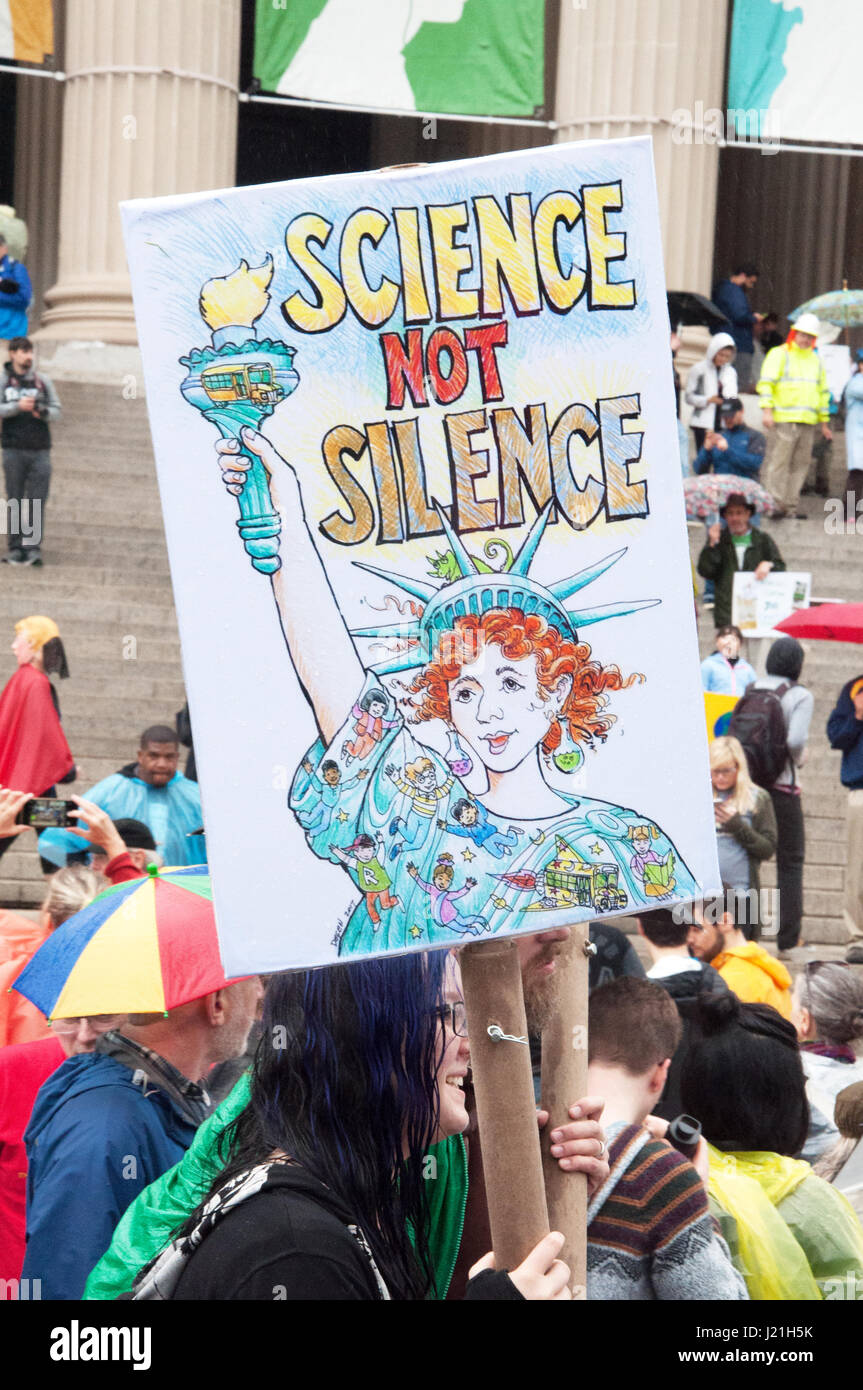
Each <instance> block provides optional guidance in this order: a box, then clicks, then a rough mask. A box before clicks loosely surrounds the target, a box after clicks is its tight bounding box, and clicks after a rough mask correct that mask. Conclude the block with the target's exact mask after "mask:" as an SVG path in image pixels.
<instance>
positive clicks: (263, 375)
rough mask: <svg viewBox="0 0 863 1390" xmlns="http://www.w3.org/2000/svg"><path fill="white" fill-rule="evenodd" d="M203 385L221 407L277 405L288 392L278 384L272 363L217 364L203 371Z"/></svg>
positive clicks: (210, 396)
mask: <svg viewBox="0 0 863 1390" xmlns="http://www.w3.org/2000/svg"><path fill="white" fill-rule="evenodd" d="M201 385H202V386H203V388H204V390H205V391H206V393H207V395H208V396H209V398H210V400H211V401H213V402H215V403H216V404H218V405H223V404H227V403H228V402H229V401H250V402H251V403H252V405H278V403H279V401H283V400H284V399H285V392H284V390H283V388H282V387H281V386H280V385H279V384H278V382H277V381H276V379H275V374H274V371H273V368H272V367H271V366H270V364H269V362H249V363H243V364H239V363H238V364H236V365H234V364H231V365H227V364H224V363H218V362H217V363H214V364H213V366H211V367H205V368H204V370H203V371H202V372H201Z"/></svg>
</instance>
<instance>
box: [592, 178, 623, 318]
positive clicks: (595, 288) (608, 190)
mask: <svg viewBox="0 0 863 1390" xmlns="http://www.w3.org/2000/svg"><path fill="white" fill-rule="evenodd" d="M581 196H582V200H583V202H584V227H585V241H586V242H587V261H588V265H589V266H590V294H589V301H590V307H591V309H631V308H632V306H633V304H634V303H635V281H634V280H619V281H618V282H617V283H616V284H615V283H612V281H610V280H609V278H608V262H609V261H622V260H623V259H624V258H625V256H626V233H625V232H610V231H609V230H608V225H607V218H606V213H608V212H618V211H619V210H620V208H622V207H623V189H622V186H621V184H620V182H619V181H618V182H617V183H596V184H585V186H584V187H583V188H582V190H581Z"/></svg>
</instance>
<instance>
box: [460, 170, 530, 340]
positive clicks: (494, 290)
mask: <svg viewBox="0 0 863 1390" xmlns="http://www.w3.org/2000/svg"><path fill="white" fill-rule="evenodd" d="M509 208H510V217H511V219H512V222H511V223H510V222H508V221H507V219H506V217H505V216H504V214H503V212H502V211H501V209H500V206H499V205H498V203H497V200H496V199H495V198H491V197H481V198H474V211H475V213H476V220H477V227H478V230H479V248H480V268H481V274H482V310H481V312H482V314H483V316H484V317H486V316H489V315H491V316H498V315H500V314H502V313H503V311H504V309H503V294H502V292H501V283H500V279H501V275H503V278H504V280H505V281H506V283H507V286H508V288H509V292H510V295H511V296H512V302H513V305H514V306H515V311H516V313H517V314H538V313H539V310H540V300H539V282H538V280H537V270H536V257H535V256H534V253H533V220H532V217H531V207H530V195H529V194H527V193H513V194H511V195H510V198H509Z"/></svg>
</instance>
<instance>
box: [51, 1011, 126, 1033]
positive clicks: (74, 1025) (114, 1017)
mask: <svg viewBox="0 0 863 1390" xmlns="http://www.w3.org/2000/svg"><path fill="white" fill-rule="evenodd" d="M123 1017H124V1015H123V1014H82V1015H81V1017H80V1018H52V1019H51V1027H52V1029H53V1030H54V1032H55V1033H77V1032H78V1030H79V1028H80V1027H81V1024H82V1023H86V1024H87V1025H88V1026H89V1027H90V1028H91V1029H92V1031H93V1032H94V1033H110V1031H111V1029H112V1028H116V1027H117V1025H118V1024H119V1023H121V1022H122V1021H123Z"/></svg>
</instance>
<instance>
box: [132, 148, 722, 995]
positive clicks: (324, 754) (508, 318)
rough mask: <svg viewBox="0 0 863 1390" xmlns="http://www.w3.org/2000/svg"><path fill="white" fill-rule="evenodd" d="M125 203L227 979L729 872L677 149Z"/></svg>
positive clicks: (504, 161) (649, 900) (590, 910)
mask: <svg viewBox="0 0 863 1390" xmlns="http://www.w3.org/2000/svg"><path fill="white" fill-rule="evenodd" d="M123 215H124V225H125V234H126V241H127V247H128V255H129V262H130V266H131V272H132V282H133V289H134V296H135V310H136V316H137V320H138V326H139V333H140V342H141V348H142V352H143V357H144V366H145V373H146V386H147V401H148V406H149V410H150V419H151V424H152V430H153V439H154V445H155V452H156V459H157V465H158V471H159V483H160V488H161V495H162V505H163V510H164V515H165V527H166V533H167V539H168V549H169V554H170V560H171V569H172V576H173V581H174V588H175V593H176V603H177V611H178V617H179V624H180V632H181V638H182V644H183V658H184V665H185V672H186V681H187V689H188V694H189V702H190V708H191V716H192V723H193V726H194V734H195V748H196V752H197V754H198V767H199V775H200V782H201V789H202V797H203V805H204V818H205V823H206V829H207V846H208V852H209V857H210V864H211V867H212V873H213V882H214V889H215V894H216V898H215V901H216V909H217V920H218V925H219V932H220V938H221V941H222V943H223V955H224V961H225V965H226V968H227V969H228V970H229V971H231V972H232V973H234V972H240V971H242V970H265V971H268V970H277V969H282V968H288V967H299V966H306V965H319V964H326V963H328V962H330V961H334V960H336V959H338V958H339V957H341V958H342V959H345V958H349V957H355V956H358V955H368V954H389V953H395V952H401V951H406V950H412V949H423V948H427V947H428V946H440V947H443V946H453V945H460V944H462V943H464V942H467V941H481V940H484V939H488V938H489V937H490V936H492V935H499V934H504V935H505V934H510V933H533V932H537V931H541V930H543V929H545V928H549V927H554V926H558V925H560V924H562V923H569V922H575V921H578V920H581V919H587V918H593V917H597V916H602V915H604V914H613V913H620V912H624V911H642V910H647V909H650V908H652V907H657V906H668V905H671V904H672V903H674V902H676V901H681V900H687V899H690V898H692V897H694V896H696V895H698V894H699V893H700V892H701V891H702V887H703V888H709V889H713V888H716V887H717V886H718V884H719V876H718V867H717V861H716V844H715V836H714V833H713V814H712V804H711V791H710V779H709V776H708V773H707V757H706V735H705V726H704V713H703V701H702V697H701V688H700V679H699V663H698V654H697V644H696V633H695V620H694V613H693V608H692V599H691V586H690V578H689V575H690V568H689V551H688V545H687V539H686V523H685V517H684V507H683V499H682V496H681V479H680V470H679V467H678V464H677V450H676V447H675V446H676V421H675V413H674V394H673V387H672V376H671V361H670V357H669V352H668V314H667V309H666V302H665V283H664V277H663V269H662V258H661V250H660V234H659V217H658V212H657V202H656V191H655V184H654V175H653V166H652V158H651V148H650V142H649V141H648V140H643V139H637V140H624V141H620V142H608V143H599V142H591V143H586V144H578V145H570V146H566V145H557V146H554V147H552V148H549V149H544V150H536V149H533V150H528V151H524V152H523V153H518V154H512V155H499V156H495V157H492V158H487V159H478V160H471V161H465V162H462V163H453V164H439V165H434V166H431V167H426V168H421V169H410V170H404V169H399V170H394V171H389V172H378V173H377V174H367V175H366V174H357V175H347V176H341V177H333V178H326V179H314V180H304V181H298V182H294V183H287V184H275V185H267V186H263V187H255V188H241V189H229V190H224V191H222V192H220V193H213V194H190V195H187V196H184V197H176V198H166V199H157V200H153V201H147V202H135V203H127V204H125V205H124V208H123ZM220 465H221V469H222V474H223V476H222V474H220ZM232 465H233V466H232ZM238 465H239V466H238ZM698 768H701V769H703V773H704V775H703V777H699V776H697V775H693V769H698Z"/></svg>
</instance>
